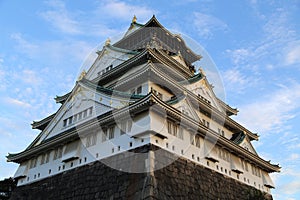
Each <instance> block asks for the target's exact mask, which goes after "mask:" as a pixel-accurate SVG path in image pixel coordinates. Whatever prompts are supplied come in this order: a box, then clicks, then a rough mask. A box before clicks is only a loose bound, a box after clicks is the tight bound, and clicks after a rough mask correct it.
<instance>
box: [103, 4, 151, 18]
mask: <svg viewBox="0 0 300 200" xmlns="http://www.w3.org/2000/svg"><path fill="white" fill-rule="evenodd" d="M99 9H100V10H101V11H102V12H104V13H105V14H106V15H108V16H110V17H114V18H118V19H120V20H128V19H131V18H132V17H133V15H136V16H137V17H138V18H139V19H141V20H142V21H143V20H146V19H148V18H149V17H151V15H153V14H157V11H155V10H153V9H150V8H148V7H146V6H140V5H139V6H137V5H130V4H128V3H127V2H124V1H118V0H112V1H104V3H103V4H102V5H101V6H100V7H99Z"/></svg>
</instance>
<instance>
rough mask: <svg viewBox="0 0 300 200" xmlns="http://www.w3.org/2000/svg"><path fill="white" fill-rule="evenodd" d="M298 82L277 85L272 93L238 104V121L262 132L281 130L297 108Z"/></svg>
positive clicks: (299, 91) (299, 87)
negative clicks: (247, 102)
mask: <svg viewBox="0 0 300 200" xmlns="http://www.w3.org/2000/svg"><path fill="white" fill-rule="evenodd" d="M299 101H300V84H298V83H296V84H293V85H292V84H291V85H289V86H288V87H285V86H281V87H279V86H278V90H277V91H276V92H274V93H272V94H266V95H265V96H264V97H259V99H255V102H253V103H250V104H247V105H244V106H240V113H239V115H238V116H237V118H238V121H240V122H242V123H243V124H245V125H246V127H249V128H251V129H254V130H257V131H260V132H263V133H264V134H265V133H267V132H270V131H273V132H274V133H276V132H277V131H278V130H280V131H283V130H285V129H286V128H287V127H285V126H284V125H285V123H286V122H287V121H288V120H290V119H292V118H293V117H294V116H295V113H294V112H293V111H294V110H295V109H297V108H299V107H300V105H299Z"/></svg>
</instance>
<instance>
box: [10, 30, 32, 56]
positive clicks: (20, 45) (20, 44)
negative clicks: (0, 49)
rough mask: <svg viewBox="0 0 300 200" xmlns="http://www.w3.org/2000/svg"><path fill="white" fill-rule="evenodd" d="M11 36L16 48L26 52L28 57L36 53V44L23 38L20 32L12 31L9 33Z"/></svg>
mask: <svg viewBox="0 0 300 200" xmlns="http://www.w3.org/2000/svg"><path fill="white" fill-rule="evenodd" d="M11 38H12V39H13V40H15V42H16V44H17V46H16V49H18V50H19V51H21V52H24V53H26V54H27V55H28V56H30V57H33V56H34V55H35V54H36V53H38V46H37V45H35V44H33V43H30V42H28V41H27V40H25V39H24V38H23V36H22V34H20V33H13V34H11Z"/></svg>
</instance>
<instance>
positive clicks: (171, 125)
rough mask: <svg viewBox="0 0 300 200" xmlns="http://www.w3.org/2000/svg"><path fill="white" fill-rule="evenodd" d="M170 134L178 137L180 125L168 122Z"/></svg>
mask: <svg viewBox="0 0 300 200" xmlns="http://www.w3.org/2000/svg"><path fill="white" fill-rule="evenodd" d="M167 123H168V133H169V134H171V135H174V136H175V137H177V132H178V125H177V124H176V123H175V122H172V121H168V122H167Z"/></svg>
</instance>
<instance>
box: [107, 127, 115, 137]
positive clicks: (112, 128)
mask: <svg viewBox="0 0 300 200" xmlns="http://www.w3.org/2000/svg"><path fill="white" fill-rule="evenodd" d="M114 137H115V135H114V127H113V126H112V127H109V129H108V139H113V138H114Z"/></svg>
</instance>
